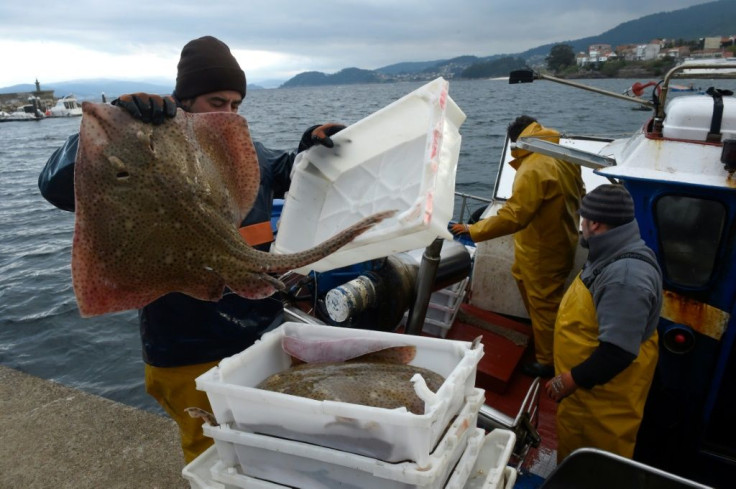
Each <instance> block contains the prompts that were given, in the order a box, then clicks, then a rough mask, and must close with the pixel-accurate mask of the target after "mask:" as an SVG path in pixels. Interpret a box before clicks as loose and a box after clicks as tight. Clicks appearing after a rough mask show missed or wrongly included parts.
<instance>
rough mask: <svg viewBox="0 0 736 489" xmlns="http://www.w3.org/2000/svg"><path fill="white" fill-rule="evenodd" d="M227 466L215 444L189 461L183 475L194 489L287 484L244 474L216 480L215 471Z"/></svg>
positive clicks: (262, 488) (276, 488) (268, 488)
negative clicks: (233, 478)
mask: <svg viewBox="0 0 736 489" xmlns="http://www.w3.org/2000/svg"><path fill="white" fill-rule="evenodd" d="M224 471H225V467H224V466H223V463H222V461H221V460H220V458H219V456H218V454H217V448H216V447H215V446H211V447H209V448H208V449H207V450H205V451H204V452H203V453H202V454H201V455H199V456H198V457H197V458H195V459H194V460H192V461H191V462H189V463H188V464H187V465H186V466H185V467H184V468H183V469H182V471H181V475H182V476H184V478H185V479H186V480H187V481H189V485H190V487H191V488H192V489H240V488H245V489H284V487H285V486H282V485H279V484H274V483H273V482H268V481H264V480H259V479H254V478H252V477H246V476H242V477H240V478H239V479H238V480H235V481H230V480H229V479H223V481H222V482H218V481H216V480H215V479H214V478H213V477H212V474H213V472H217V473H219V472H224Z"/></svg>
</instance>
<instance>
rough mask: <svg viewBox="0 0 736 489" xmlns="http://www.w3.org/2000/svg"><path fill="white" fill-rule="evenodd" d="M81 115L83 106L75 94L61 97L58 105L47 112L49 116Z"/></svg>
mask: <svg viewBox="0 0 736 489" xmlns="http://www.w3.org/2000/svg"><path fill="white" fill-rule="evenodd" d="M81 115H82V106H81V105H79V103H77V99H76V98H75V97H74V95H67V96H65V97H62V98H60V99H59V100H58V101H57V102H56V105H54V106H53V107H51V108H50V109H49V110H48V111H47V112H46V116H47V117H81Z"/></svg>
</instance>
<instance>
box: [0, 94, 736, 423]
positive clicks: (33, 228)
mask: <svg viewBox="0 0 736 489" xmlns="http://www.w3.org/2000/svg"><path fill="white" fill-rule="evenodd" d="M634 81H640V80H593V81H590V80H584V81H583V83H586V84H588V85H592V86H597V87H600V88H604V89H606V90H610V91H613V92H616V93H621V92H623V91H624V90H625V89H626V88H627V87H629V86H630V85H631V84H632V83H633V82H634ZM641 81H643V80H641ZM711 85H715V86H717V87H720V88H730V89H734V86H733V82H731V81H728V82H724V81H719V82H715V83H711V82H707V81H702V80H700V81H696V86H701V87H703V88H706V87H708V86H711ZM419 86H420V84H418V83H395V84H388V85H360V86H343V87H326V88H303V89H289V90H258V91H256V90H253V91H251V92H250V93H249V94H248V96H247V98H246V102H245V103H244V105H243V107H242V109H241V113H242V114H243V115H245V116H246V118H247V119H248V121H249V123H250V127H251V132H252V135H253V138H254V139H255V140H258V141H261V142H263V143H264V144H265V145H266V146H268V147H271V148H283V149H291V148H295V147H296V144H297V143H298V141H299V138H300V137H301V134H302V132H303V131H304V130H305V129H306V128H307V127H309V126H310V125H312V124H316V123H322V122H328V121H339V122H343V123H345V124H351V123H354V122H356V121H358V120H360V119H362V118H363V117H366V116H368V115H370V114H371V113H373V112H375V111H376V110H378V109H380V108H382V107H384V106H385V105H387V104H389V103H391V102H393V101H394V100H397V99H398V98H400V97H402V96H403V95H405V94H407V93H409V92H411V91H412V90H414V89H416V88H418V87H419ZM450 96H451V97H452V98H453V100H454V101H455V102H456V103H457V104H458V106H459V107H460V108H461V109H462V110H463V111H464V112H465V113H466V115H467V120H466V121H465V123H464V124H463V126H462V127H461V128H460V132H461V134H462V136H463V142H462V148H461V152H460V161H459V164H458V170H457V186H456V190H457V191H460V192H464V193H470V194H473V195H477V196H481V197H485V198H490V197H491V192H492V189H493V183H494V179H495V173H496V168H497V166H498V161H499V158H500V153H501V150H502V147H503V142H504V136H505V128H506V125H507V124H508V122H509V121H510V120H511V119H513V118H514V117H516V116H517V115H520V114H529V115H533V116H536V117H537V118H538V119H539V120H540V122H542V123H543V124H544V125H546V126H548V127H553V128H556V129H558V130H560V131H562V132H563V133H566V134H570V135H579V134H586V135H596V136H612V137H622V136H626V135H629V134H631V133H633V132H634V131H636V130H637V129H638V128H639V127H640V126H641V124H643V122H644V120H645V118H646V117H648V116H649V112H642V111H637V110H632V108H634V107H636V105H634V104H631V103H627V102H623V101H618V100H616V99H613V98H609V97H605V96H602V95H598V94H595V93H591V92H587V91H582V90H577V89H574V88H571V87H566V86H562V85H559V84H556V83H552V82H545V81H537V82H535V83H533V84H525V85H509V84H508V83H507V82H506V81H501V80H484V81H457V82H452V83H451V84H450ZM79 122H80V118H72V119H48V120H43V121H38V122H5V123H2V124H0V364H3V365H7V366H9V367H13V368H17V369H19V370H22V371H24V372H28V373H31V374H33V375H37V376H40V377H43V378H47V379H52V380H55V381H57V382H60V383H63V384H67V385H70V386H73V387H77V388H80V389H83V390H85V391H88V392H91V393H94V394H98V395H102V396H105V397H108V398H110V399H114V400H116V401H120V402H124V403H126V404H130V405H133V406H137V407H141V408H145V409H150V410H154V411H160V410H159V408H158V405H157V404H156V403H155V402H154V401H153V400H152V399H150V398H149V397H148V396H147V394H146V393H145V391H144V388H143V362H142V360H141V351H140V339H139V336H138V324H137V317H136V313H135V312H134V311H128V312H124V313H117V314H108V315H105V316H101V317H95V318H87V319H82V318H80V316H79V313H78V311H77V306H76V302H75V299H74V293H73V290H72V286H71V272H70V256H71V240H72V233H73V228H74V215H73V214H72V213H69V212H63V211H60V210H58V209H56V208H55V207H53V206H52V205H51V204H49V203H48V202H46V201H45V200H44V199H43V198H42V197H41V195H40V194H39V192H38V187H37V178H38V173H39V172H40V170H41V169H42V168H43V166H44V163H45V162H46V160H47V159H48V157H49V156H50V155H51V153H52V152H53V151H54V149H56V148H57V147H59V146H60V145H61V144H62V143H63V142H64V140H65V138H66V137H67V136H68V135H70V134H72V133H74V132H76V131H77V130H78V128H79ZM456 212H458V209H456Z"/></svg>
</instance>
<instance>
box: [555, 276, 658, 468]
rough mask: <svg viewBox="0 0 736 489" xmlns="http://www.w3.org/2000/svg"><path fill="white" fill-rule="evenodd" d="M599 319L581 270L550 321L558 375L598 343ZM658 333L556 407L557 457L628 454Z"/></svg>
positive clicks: (641, 410) (653, 363)
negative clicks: (608, 376)
mask: <svg viewBox="0 0 736 489" xmlns="http://www.w3.org/2000/svg"><path fill="white" fill-rule="evenodd" d="M598 344H599V342H598V320H597V318H596V310H595V305H594V303H593V297H592V295H591V294H590V291H589V290H588V288H587V287H585V284H583V282H582V280H580V275H578V277H577V278H576V279H575V281H574V282H573V283H572V285H570V288H569V289H568V291H567V292H566V293H565V296H564V297H563V299H562V303H561V304H560V310H559V313H558V316H557V323H556V324H555V337H554V356H555V371H556V373H557V374H559V373H561V372H568V371H570V370H571V369H572V368H573V367H575V366H576V365H579V364H580V363H582V362H583V361H584V360H586V359H587V358H588V357H589V356H590V355H591V353H592V352H593V350H595V349H596V348H597V347H598ZM657 357H658V350H657V332H656V331H655V332H654V334H652V336H650V337H649V339H647V340H645V341H644V342H643V343H642V344H641V346H640V348H639V355H638V356H637V358H636V360H634V362H633V363H632V364H631V365H629V366H628V367H627V368H626V369H625V370H624V371H623V372H621V373H619V374H618V375H617V376H616V377H614V378H613V379H612V380H611V381H609V382H607V383H606V384H603V385H596V386H595V387H593V388H592V389H582V388H579V389H577V390H576V391H575V392H574V393H573V394H572V395H571V396H569V397H567V398H565V399H563V400H562V402H560V405H559V406H558V408H557V439H558V445H557V461H558V462H560V461H562V460H563V459H564V458H565V457H566V456H567V455H569V454H570V453H571V452H572V451H573V450H576V449H578V448H581V447H593V448H600V449H603V450H607V451H610V452H613V453H615V454H618V455H621V456H623V457H627V458H631V457H632V456H633V454H634V445H635V443H636V435H637V432H638V431H639V425H640V424H641V419H642V416H643V413H644V403H645V402H646V398H647V394H648V392H649V387H650V385H651V383H652V378H653V376H654V368H655V366H656V364H657Z"/></svg>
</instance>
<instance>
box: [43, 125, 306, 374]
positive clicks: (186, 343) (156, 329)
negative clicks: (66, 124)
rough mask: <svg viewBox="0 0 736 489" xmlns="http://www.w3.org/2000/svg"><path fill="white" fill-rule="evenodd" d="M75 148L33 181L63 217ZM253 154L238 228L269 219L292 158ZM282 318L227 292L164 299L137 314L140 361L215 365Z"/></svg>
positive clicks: (267, 306) (261, 151)
mask: <svg viewBox="0 0 736 489" xmlns="http://www.w3.org/2000/svg"><path fill="white" fill-rule="evenodd" d="M310 129H311V128H310ZM309 132H310V133H311V131H309ZM305 134H307V133H305ZM78 144H79V135H78V134H75V135H73V136H70V137H69V138H68V139H67V141H66V142H65V144H64V145H63V146H62V147H61V148H59V149H57V150H56V151H55V152H54V153H53V154H52V155H51V158H49V160H48V162H47V163H46V166H45V167H44V169H43V170H42V171H41V174H40V175H39V178H38V187H39V189H40V191H41V194H42V195H43V196H44V198H45V199H46V200H48V201H49V202H51V203H52V204H53V205H55V206H56V207H58V208H60V209H63V210H67V211H74V160H75V158H76V154H77V146H78ZM255 148H256V153H257V155H258V163H259V165H260V170H261V186H260V189H259V191H258V197H257V198H256V202H255V204H254V205H253V209H252V210H251V211H250V213H249V214H248V215H247V216H246V218H245V220H244V221H243V223H242V225H249V224H254V223H258V222H264V221H269V220H270V219H271V209H272V206H273V199H274V198H283V197H284V193H285V192H286V191H287V190H288V189H289V185H290V183H291V178H290V174H291V168H292V166H293V164H294V158H295V157H296V153H294V152H285V151H276V150H271V149H268V148H266V147H265V146H263V145H262V144H260V143H255ZM300 149H304V148H303V145H300ZM266 251H267V246H266ZM282 317H283V306H282V304H281V301H280V300H278V299H277V298H268V299H263V300H249V299H244V298H242V297H240V296H237V295H235V294H233V293H230V292H229V291H227V292H226V294H225V296H224V297H223V298H222V299H221V300H220V301H218V302H208V301H200V300H197V299H194V298H192V297H189V296H187V295H184V294H179V293H171V294H167V295H165V296H163V297H161V298H160V299H158V300H156V301H154V302H152V303H151V304H149V305H147V306H145V307H144V308H143V309H141V310H140V311H139V318H140V328H141V341H142V344H143V359H144V361H145V362H146V363H148V364H150V365H154V366H157V367H174V366H181V365H192V364H197V363H205V362H211V361H216V360H220V359H222V358H224V357H226V356H230V355H233V354H235V353H238V352H240V351H242V350H244V349H245V348H247V347H248V346H250V345H251V344H253V342H254V341H256V340H257V339H258V338H260V336H261V334H262V333H263V332H265V331H267V330H268V329H271V328H273V327H275V326H277V325H278V324H280V322H281V319H282Z"/></svg>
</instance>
